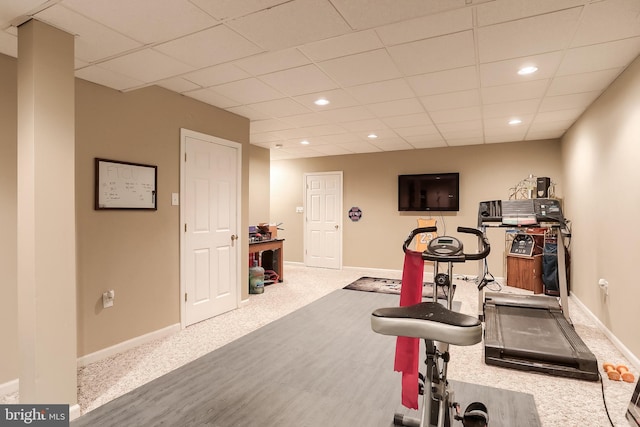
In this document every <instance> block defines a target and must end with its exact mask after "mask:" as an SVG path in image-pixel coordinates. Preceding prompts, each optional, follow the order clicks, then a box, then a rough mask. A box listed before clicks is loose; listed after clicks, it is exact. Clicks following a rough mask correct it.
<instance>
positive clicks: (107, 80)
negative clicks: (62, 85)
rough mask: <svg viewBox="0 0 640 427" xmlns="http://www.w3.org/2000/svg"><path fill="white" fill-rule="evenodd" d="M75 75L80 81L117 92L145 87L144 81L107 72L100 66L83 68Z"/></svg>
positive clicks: (114, 72) (110, 71)
mask: <svg viewBox="0 0 640 427" xmlns="http://www.w3.org/2000/svg"><path fill="white" fill-rule="evenodd" d="M75 74H76V77H78V78H80V79H83V80H88V81H90V82H93V83H97V84H99V85H102V86H106V87H110V88H112V89H116V90H126V89H130V88H134V87H139V86H143V85H144V82H143V81H142V80H136V79H134V78H132V77H129V76H125V75H122V74H120V73H118V72H116V71H112V70H105V69H104V68H101V67H100V66H98V65H90V66H88V67H85V68H82V69H81V70H76V73H75Z"/></svg>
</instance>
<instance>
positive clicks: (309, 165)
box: [271, 140, 563, 277]
mask: <svg viewBox="0 0 640 427" xmlns="http://www.w3.org/2000/svg"><path fill="white" fill-rule="evenodd" d="M327 171H343V173H344V178H343V179H344V182H343V187H344V190H343V200H344V205H343V207H344V209H343V210H344V212H343V224H344V227H343V265H344V266H347V267H371V268H383V269H395V270H400V269H402V257H403V254H402V242H403V241H404V239H405V238H406V236H407V235H408V234H409V232H410V231H411V230H412V229H413V228H415V227H416V226H417V219H418V218H421V217H422V218H427V217H429V213H428V212H425V213H423V214H422V215H421V214H420V213H415V212H402V213H401V212H398V209H397V191H398V190H397V179H398V175H399V174H410V173H438V172H459V173H460V211H459V212H446V213H442V215H441V214H439V213H433V214H432V215H433V217H434V218H437V220H438V226H439V229H440V232H441V233H442V232H443V231H444V228H443V227H444V226H446V231H447V233H452V232H455V229H456V228H457V227H458V226H466V227H475V226H477V215H478V203H479V202H480V201H482V200H494V199H507V198H508V195H509V188H510V187H512V186H514V185H515V184H516V183H518V182H519V181H521V180H522V179H524V178H526V177H527V176H528V175H529V174H534V175H537V176H549V177H551V178H552V179H553V180H554V181H556V182H558V183H559V185H558V187H557V194H558V195H559V196H561V194H562V191H563V187H562V183H561V182H560V179H561V159H560V143H559V141H557V140H551V141H528V142H518V143H509V144H490V145H477V146H468V147H453V148H437V149H425V150H416V151H396V152H386V153H371V154H359V155H349V156H336V157H321V158H311V159H297V160H281V161H273V162H271V221H272V222H283V223H284V224H283V228H284V229H285V230H284V231H282V232H280V233H279V234H278V235H279V236H282V237H284V238H285V239H286V242H285V251H284V253H285V259H286V260H287V261H294V262H304V256H303V243H304V239H303V227H304V214H300V213H296V212H295V208H296V206H303V203H304V200H303V199H304V194H303V180H304V173H307V172H327ZM353 206H357V207H359V208H360V209H361V210H362V212H363V215H362V219H361V220H360V221H358V222H352V221H351V220H350V219H349V218H348V216H347V212H348V210H349V209H350V208H351V207H353ZM488 235H489V238H490V241H491V243H492V245H493V247H492V254H491V255H490V258H489V267H490V271H491V273H492V274H493V275H494V276H496V277H499V276H502V275H503V253H504V231H503V230H489V232H488ZM463 243H465V245H470V246H471V247H473V248H475V247H476V243H475V241H474V240H473V239H470V240H469V239H464V240H463ZM455 271H456V272H457V273H460V274H462V273H464V274H476V273H477V263H472V264H469V263H467V264H466V265H464V266H457V267H456V270H455Z"/></svg>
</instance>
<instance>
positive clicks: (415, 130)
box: [395, 125, 440, 138]
mask: <svg viewBox="0 0 640 427" xmlns="http://www.w3.org/2000/svg"><path fill="white" fill-rule="evenodd" d="M395 131H396V133H397V134H398V135H400V136H401V137H403V138H411V137H416V136H425V135H438V136H440V133H439V132H438V129H437V128H436V127H435V126H434V125H424V126H412V127H408V128H397V129H396V130H395Z"/></svg>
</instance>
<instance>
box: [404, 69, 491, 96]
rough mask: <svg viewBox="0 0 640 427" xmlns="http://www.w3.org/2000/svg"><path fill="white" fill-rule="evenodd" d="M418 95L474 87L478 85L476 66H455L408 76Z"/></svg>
mask: <svg viewBox="0 0 640 427" xmlns="http://www.w3.org/2000/svg"><path fill="white" fill-rule="evenodd" d="M408 81H409V84H410V85H411V87H412V88H413V90H414V91H415V92H416V94H417V95H418V96H423V95H435V94H439V93H446V92H456V91H460V90H468V89H475V88H477V87H478V78H477V76H476V67H464V68H456V69H455V70H447V71H438V72H435V73H428V74H422V75H419V76H413V77H409V78H408Z"/></svg>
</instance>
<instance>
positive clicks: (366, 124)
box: [342, 119, 389, 136]
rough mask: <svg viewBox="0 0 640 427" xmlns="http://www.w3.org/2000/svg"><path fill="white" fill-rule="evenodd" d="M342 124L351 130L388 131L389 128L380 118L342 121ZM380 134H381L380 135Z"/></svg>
mask: <svg viewBox="0 0 640 427" xmlns="http://www.w3.org/2000/svg"><path fill="white" fill-rule="evenodd" d="M342 126H343V127H344V128H345V129H347V130H348V131H351V132H367V131H374V130H375V131H383V130H384V131H388V130H389V128H388V127H387V125H385V124H384V122H383V121H382V120H380V119H365V120H357V121H354V122H345V123H342ZM378 136H380V135H378Z"/></svg>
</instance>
